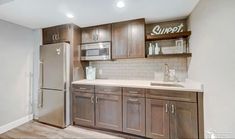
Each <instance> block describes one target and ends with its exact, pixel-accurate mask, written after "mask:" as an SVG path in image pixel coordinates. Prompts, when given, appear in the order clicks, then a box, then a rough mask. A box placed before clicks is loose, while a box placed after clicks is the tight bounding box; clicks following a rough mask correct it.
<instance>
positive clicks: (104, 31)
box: [82, 25, 111, 43]
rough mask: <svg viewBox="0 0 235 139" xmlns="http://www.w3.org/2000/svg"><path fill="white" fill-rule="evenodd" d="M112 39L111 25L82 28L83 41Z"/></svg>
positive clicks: (93, 41)
mask: <svg viewBox="0 0 235 139" xmlns="http://www.w3.org/2000/svg"><path fill="white" fill-rule="evenodd" d="M106 41H111V25H100V26H95V27H86V28H83V29H82V43H97V42H106Z"/></svg>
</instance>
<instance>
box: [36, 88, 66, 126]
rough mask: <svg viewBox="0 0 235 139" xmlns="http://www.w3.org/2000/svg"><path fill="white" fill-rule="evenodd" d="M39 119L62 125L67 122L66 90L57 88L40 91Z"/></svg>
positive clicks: (47, 122)
mask: <svg viewBox="0 0 235 139" xmlns="http://www.w3.org/2000/svg"><path fill="white" fill-rule="evenodd" d="M39 101H40V102H39V103H40V105H39V106H40V108H39V119H38V120H39V121H40V122H43V123H46V124H50V125H54V126H58V127H62V128H64V127H65V126H66V123H65V92H63V91H57V90H45V89H44V90H43V89H42V90H41V91H40V100H39Z"/></svg>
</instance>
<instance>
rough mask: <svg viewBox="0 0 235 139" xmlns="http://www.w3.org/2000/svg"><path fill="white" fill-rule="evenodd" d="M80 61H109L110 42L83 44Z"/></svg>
mask: <svg viewBox="0 0 235 139" xmlns="http://www.w3.org/2000/svg"><path fill="white" fill-rule="evenodd" d="M81 60H83V61H92V60H111V42H104V43H92V44H83V45H82V46H81Z"/></svg>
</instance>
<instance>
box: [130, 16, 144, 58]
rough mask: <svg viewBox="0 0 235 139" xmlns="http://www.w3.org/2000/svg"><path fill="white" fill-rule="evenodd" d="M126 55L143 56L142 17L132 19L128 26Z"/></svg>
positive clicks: (131, 56) (132, 56)
mask: <svg viewBox="0 0 235 139" xmlns="http://www.w3.org/2000/svg"><path fill="white" fill-rule="evenodd" d="M128 57H129V58H144V57H145V21H144V19H140V20H134V21H131V22H130V23H129V27H128Z"/></svg>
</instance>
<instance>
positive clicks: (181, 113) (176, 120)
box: [170, 102, 198, 139]
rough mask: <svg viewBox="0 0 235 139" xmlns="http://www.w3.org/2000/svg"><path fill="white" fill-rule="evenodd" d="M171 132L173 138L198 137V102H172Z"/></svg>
mask: <svg viewBox="0 0 235 139" xmlns="http://www.w3.org/2000/svg"><path fill="white" fill-rule="evenodd" d="M170 107H171V110H170V111H171V115H170V133H171V139H183V138H185V139H186V138H187V139H197V138H198V126H197V104H196V103H189V102H171V104H170Z"/></svg>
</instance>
